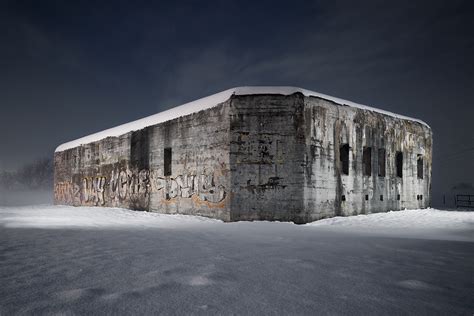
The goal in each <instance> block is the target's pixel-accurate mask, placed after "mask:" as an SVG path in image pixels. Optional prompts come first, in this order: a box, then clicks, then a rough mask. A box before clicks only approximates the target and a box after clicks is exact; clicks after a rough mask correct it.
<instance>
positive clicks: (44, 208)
mask: <svg viewBox="0 0 474 316" xmlns="http://www.w3.org/2000/svg"><path fill="white" fill-rule="evenodd" d="M246 224H249V223H247V222H239V223H223V222H222V221H220V220H216V219H211V218H205V217H200V216H190V215H179V214H176V215H167V214H159V213H153V212H139V211H131V210H127V209H121V208H105V207H73V206H51V205H36V206H23V207H0V226H5V227H12V228H56V229H60V228H87V229H96V228H101V229H107V228H116V229H118V228H161V229H176V228H185V227H195V228H199V227H201V226H205V225H224V226H231V225H241V226H242V225H244V226H245V225H246ZM254 224H257V223H254ZM259 224H260V225H270V226H275V227H278V226H279V225H289V224H291V225H292V223H279V222H273V223H272V222H259ZM297 227H298V226H297ZM304 228H306V229H325V230H328V229H329V230H335V231H339V232H344V231H346V232H358V233H366V234H378V235H390V236H392V237H418V238H429V239H441V240H466V241H474V212H469V211H445V210H437V209H419V210H404V211H396V212H388V213H374V214H368V215H358V216H349V217H333V218H328V219H322V220H319V221H315V222H312V223H309V224H306V225H303V226H301V229H304Z"/></svg>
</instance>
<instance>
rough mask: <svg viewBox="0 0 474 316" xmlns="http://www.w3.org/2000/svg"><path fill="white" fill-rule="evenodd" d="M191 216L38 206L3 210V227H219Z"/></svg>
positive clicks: (123, 210) (213, 220)
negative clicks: (211, 225) (207, 225)
mask: <svg viewBox="0 0 474 316" xmlns="http://www.w3.org/2000/svg"><path fill="white" fill-rule="evenodd" d="M219 222H221V221H219V220H215V219H210V218H205V217H200V216H190V215H179V214H177V215H166V214H159V213H152V212H139V211H131V210H127V209H122V208H106V207H73V206H53V205H35V206H23V207H0V226H5V227H11V228H51V229H61V228H79V229H81V228H86V229H107V228H125V229H130V228H166V229H171V228H177V227H186V226H190V225H191V226H192V225H194V226H196V225H205V224H208V223H219Z"/></svg>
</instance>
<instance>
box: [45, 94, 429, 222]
mask: <svg viewBox="0 0 474 316" xmlns="http://www.w3.org/2000/svg"><path fill="white" fill-rule="evenodd" d="M431 152H432V133H431V129H430V128H429V126H428V125H426V123H424V122H422V121H420V120H417V119H412V118H408V117H403V116H400V115H396V114H393V113H389V112H385V111H382V110H378V109H375V108H371V107H367V106H364V105H360V104H356V103H353V102H350V101H346V100H341V99H338V98H335V97H331V96H327V95H323V94H319V93H316V92H313V91H309V90H305V89H300V88H294V87H239V88H233V89H229V90H226V91H224V92H221V93H218V94H215V95H212V96H209V97H206V98H203V99H200V100H197V101H194V102H190V103H187V104H184V105H182V106H179V107H176V108H173V109H170V110H168V111H164V112H161V113H158V114H156V115H152V116H150V117H147V118H144V119H141V120H138V121H134V122H130V123H127V124H124V125H121V126H118V127H115V128H111V129H108V130H105V131H103V132H99V133H96V134H92V135H89V136H86V137H83V138H80V139H78V140H75V141H71V142H69V143H65V144H63V145H61V146H59V147H58V148H57V150H56V152H55V157H54V162H55V179H54V180H55V185H54V195H55V196H54V198H55V203H57V204H68V205H76V206H81V205H97V206H107V207H125V208H130V209H136V210H146V211H155V212H161V213H169V214H177V213H179V214H191V215H202V216H208V217H213V218H220V219H222V220H224V221H238V220H280V221H294V222H296V223H305V222H310V221H313V220H317V219H320V218H325V217H332V216H337V215H342V216H348V215H355V214H365V213H369V212H383V211H388V210H400V209H404V208H424V207H428V206H429V205H430V200H431V193H430V186H431Z"/></svg>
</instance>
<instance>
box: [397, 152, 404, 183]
mask: <svg viewBox="0 0 474 316" xmlns="http://www.w3.org/2000/svg"><path fill="white" fill-rule="evenodd" d="M395 165H396V168H397V177H399V178H402V177H403V153H402V152H401V151H397V154H396V155H395Z"/></svg>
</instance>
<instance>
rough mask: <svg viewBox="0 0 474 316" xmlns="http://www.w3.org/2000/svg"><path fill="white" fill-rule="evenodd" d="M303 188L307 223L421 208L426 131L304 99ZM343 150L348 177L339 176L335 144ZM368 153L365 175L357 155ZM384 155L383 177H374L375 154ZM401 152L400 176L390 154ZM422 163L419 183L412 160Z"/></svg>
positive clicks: (427, 162) (426, 196) (426, 176)
mask: <svg viewBox="0 0 474 316" xmlns="http://www.w3.org/2000/svg"><path fill="white" fill-rule="evenodd" d="M305 134H306V153H305V185H304V191H305V194H304V196H305V197H304V201H305V212H306V214H307V218H308V220H316V219H320V218H324V217H332V216H338V215H340V216H347V215H355V214H361V213H362V214H365V213H368V212H383V211H389V210H400V209H403V208H425V207H428V206H429V205H430V201H431V155H432V134H431V130H430V129H429V128H428V127H427V126H425V125H422V124H420V123H417V122H413V121H409V120H402V119H399V118H395V117H392V116H388V115H383V114H380V113H377V112H372V111H366V110H361V109H358V108H353V107H348V106H342V105H337V104H335V103H333V102H331V101H327V100H323V99H319V98H315V97H306V98H305ZM343 144H348V145H349V175H346V174H344V173H343V172H342V163H341V160H340V149H341V145H343ZM365 147H370V148H371V153H372V155H371V156H372V157H371V160H370V163H371V172H370V175H365V174H364V170H363V168H364V164H363V150H364V148H365ZM379 149H385V151H386V159H385V164H386V168H385V169H386V172H385V176H379V172H378V169H379V168H378V167H379V166H378V163H379V157H378V150H379ZM397 152H401V153H403V166H402V167H403V172H402V177H398V176H397V174H396V153H397ZM418 158H422V159H423V179H419V178H418V174H417V159H418Z"/></svg>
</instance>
